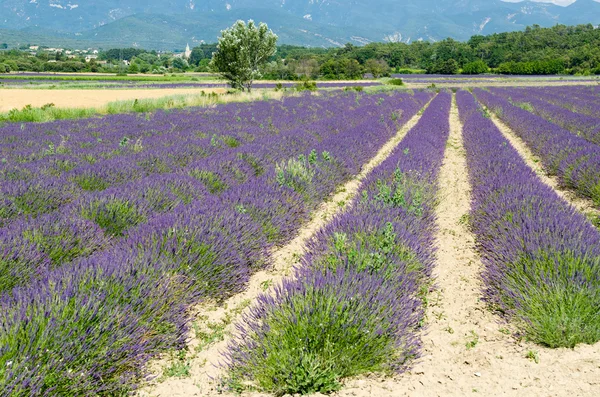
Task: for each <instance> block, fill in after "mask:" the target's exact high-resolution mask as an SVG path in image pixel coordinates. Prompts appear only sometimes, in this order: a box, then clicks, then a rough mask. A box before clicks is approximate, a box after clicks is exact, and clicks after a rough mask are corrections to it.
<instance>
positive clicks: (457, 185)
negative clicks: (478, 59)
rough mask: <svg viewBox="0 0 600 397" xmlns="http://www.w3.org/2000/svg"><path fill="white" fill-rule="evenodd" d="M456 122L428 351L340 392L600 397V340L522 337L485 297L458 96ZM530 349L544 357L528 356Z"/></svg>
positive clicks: (443, 181) (444, 174)
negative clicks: (470, 217)
mask: <svg viewBox="0 0 600 397" xmlns="http://www.w3.org/2000/svg"><path fill="white" fill-rule="evenodd" d="M450 128H451V129H450V137H449V142H448V145H447V149H446V155H445V159H444V163H443V166H442V169H441V172H440V180H439V186H440V191H439V199H440V202H439V206H438V208H437V216H438V227H439V231H438V235H437V245H438V249H439V250H438V259H437V266H436V269H435V270H434V275H435V277H436V284H437V291H434V292H433V293H432V295H431V299H430V305H429V307H428V310H427V321H428V331H427V332H426V333H425V334H424V335H423V346H424V349H423V357H422V359H421V360H420V361H419V362H418V363H417V364H416V365H415V366H414V368H413V369H412V370H411V371H410V372H408V373H406V374H404V375H402V376H399V377H397V378H394V379H379V378H374V379H356V380H353V381H351V382H348V384H347V387H346V388H345V389H344V390H343V391H341V392H339V393H336V394H335V396H337V397H341V396H343V397H350V396H353V397H366V396H373V397H375V396H377V397H392V396H394V397H396V396H443V397H446V396H465V395H482V396H543V397H550V396H590V397H591V396H598V395H599V391H600V344H598V345H596V346H595V347H594V346H581V347H578V348H576V349H574V350H570V349H556V350H551V349H545V348H541V347H539V346H536V345H532V344H529V343H524V342H519V341H516V340H515V339H514V338H512V337H511V336H510V332H509V330H508V328H507V326H506V325H505V324H503V323H501V322H500V320H499V318H497V317H496V316H495V315H493V314H492V313H491V312H490V311H489V310H488V309H487V308H486V307H485V304H484V303H483V302H481V300H480V299H481V293H480V290H481V278H480V277H479V274H480V272H481V267H482V264H481V261H480V259H479V257H478V255H477V252H476V250H475V246H474V237H473V235H472V234H471V233H470V231H469V230H468V227H467V225H466V222H464V217H463V215H465V214H467V213H468V212H469V209H470V200H471V198H470V190H471V189H470V185H469V180H468V174H467V164H466V158H465V152H464V148H463V141H462V133H461V125H460V121H459V119H458V112H457V108H456V104H455V103H454V102H453V105H452V109H451V112H450ZM507 333H508V334H507ZM530 351H531V352H532V353H531V354H532V357H535V358H537V361H538V363H536V362H535V361H534V359H530V358H527V354H528V352H530Z"/></svg>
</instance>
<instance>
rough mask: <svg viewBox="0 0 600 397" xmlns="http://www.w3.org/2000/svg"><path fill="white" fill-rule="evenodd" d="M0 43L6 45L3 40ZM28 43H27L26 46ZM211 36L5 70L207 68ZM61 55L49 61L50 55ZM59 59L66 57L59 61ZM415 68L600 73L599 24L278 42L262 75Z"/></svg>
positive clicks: (0, 62) (2, 64)
mask: <svg viewBox="0 0 600 397" xmlns="http://www.w3.org/2000/svg"><path fill="white" fill-rule="evenodd" d="M1 47H7V46H6V45H2V44H0V48H1ZM24 48H27V46H24ZM215 49H216V46H215V45H214V44H202V45H200V46H197V47H195V48H193V51H192V56H191V57H190V58H189V59H188V60H187V61H186V62H182V61H181V59H179V60H178V61H175V59H176V58H169V57H168V56H167V57H165V56H164V55H163V56H161V57H158V56H157V53H156V52H153V51H145V50H142V49H139V48H137V49H124V50H121V49H112V50H107V51H103V52H101V53H100V54H99V59H100V60H107V61H108V63H107V64H106V65H104V66H102V67H99V66H98V65H97V64H96V63H91V64H90V63H86V62H85V61H84V60H83V59H77V58H70V59H67V58H66V57H64V54H63V55H60V54H59V55H54V56H50V57H49V56H48V54H47V53H46V52H44V49H43V48H41V49H40V50H39V51H38V53H37V54H35V56H33V55H32V54H31V53H30V52H20V51H17V50H11V51H4V52H0V72H2V71H17V70H20V71H25V70H33V71H61V70H62V71H81V70H87V71H115V68H116V64H117V63H118V61H119V60H121V59H124V60H127V61H131V64H130V65H129V70H128V72H130V73H133V72H136V73H137V72H143V73H148V72H149V73H164V72H173V71H184V70H196V71H208V68H207V66H208V60H209V59H210V57H211V55H212V52H213V51H215ZM49 59H50V60H53V61H57V62H51V63H48V60H49ZM61 62H62V63H61ZM414 71H421V72H424V71H426V72H428V73H440V74H456V73H465V74H480V73H488V72H494V73H502V74H600V29H598V28H595V27H594V26H593V25H591V24H588V25H577V26H565V25H556V26H554V27H552V28H541V27H539V26H537V25H533V26H531V27H527V28H526V29H525V30H524V31H520V32H508V33H497V34H492V35H488V36H482V35H476V36H473V37H471V38H470V39H469V40H468V41H466V42H460V41H457V40H453V39H450V38H448V39H445V40H441V41H438V42H435V43H433V42H427V41H418V42H414V43H410V44H406V43H389V42H387V43H369V44H366V45H364V46H355V45H353V44H346V45H345V46H343V47H341V48H310V47H299V46H291V45H280V46H279V47H278V51H277V54H276V55H275V57H273V59H272V60H271V62H270V63H269V64H268V65H267V67H266V69H265V71H264V75H265V77H267V78H273V79H297V78H300V77H303V76H306V77H309V78H312V79H316V78H325V79H328V78H329V79H336V78H343V79H357V78H362V77H363V75H364V74H365V73H371V74H373V75H374V76H375V77H379V76H385V75H387V74H390V73H393V72H396V73H410V72H414Z"/></svg>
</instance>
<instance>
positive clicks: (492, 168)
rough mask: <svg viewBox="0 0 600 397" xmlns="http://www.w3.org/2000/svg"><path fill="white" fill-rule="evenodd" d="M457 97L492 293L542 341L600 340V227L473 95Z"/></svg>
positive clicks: (489, 293)
mask: <svg viewBox="0 0 600 397" xmlns="http://www.w3.org/2000/svg"><path fill="white" fill-rule="evenodd" d="M457 103H458V106H459V110H460V118H461V120H462V122H463V124H464V127H463V134H464V138H465V139H464V140H465V148H466V151H467V163H468V168H469V177H470V180H471V185H472V186H473V203H472V212H471V218H472V220H471V222H472V227H473V231H474V233H475V236H476V242H477V247H478V249H479V251H480V252H481V255H482V259H483V263H484V266H485V268H484V272H483V278H484V281H485V289H484V293H485V296H486V299H487V300H488V302H489V303H490V304H491V305H492V307H494V308H496V309H498V310H499V311H501V312H502V313H504V314H505V315H506V316H507V317H508V318H509V319H511V320H513V321H514V322H515V323H516V325H517V326H518V328H519V330H520V331H522V332H523V333H524V334H525V335H526V336H527V337H528V338H529V339H531V340H533V341H535V342H537V343H540V344H543V345H547V346H550V347H573V346H575V345H577V344H579V343H590V344H591V343H595V342H597V341H598V340H600V233H599V232H598V230H597V229H595V228H594V227H593V226H592V224H591V223H589V222H588V221H587V220H586V218H585V216H583V215H582V214H580V213H578V212H577V211H576V210H575V209H574V208H573V207H571V206H570V205H569V204H567V203H566V202H565V201H564V200H562V199H561V198H559V197H558V195H557V194H556V193H555V192H554V191H553V190H552V189H551V188H550V187H548V186H547V185H545V184H543V183H542V182H541V181H540V180H539V179H538V177H537V176H536V174H535V173H534V172H533V171H532V170H531V169H530V168H529V167H528V166H527V165H526V164H525V163H524V162H523V160H522V159H521V158H520V156H519V154H518V153H517V151H516V150H515V149H514V148H513V147H512V146H511V145H510V144H509V143H508V142H507V141H506V140H505V139H504V137H503V136H502V134H501V133H500V131H498V129H497V128H496V127H495V125H494V124H493V123H492V121H491V120H489V119H488V118H486V117H484V115H483V113H482V112H481V109H480V108H478V106H477V104H476V102H475V100H474V99H473V97H472V96H471V94H469V93H467V92H465V91H460V92H458V93H457ZM489 103H490V104H492V103H495V102H492V100H491V99H490V100H489Z"/></svg>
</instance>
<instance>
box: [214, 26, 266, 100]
mask: <svg viewBox="0 0 600 397" xmlns="http://www.w3.org/2000/svg"><path fill="white" fill-rule="evenodd" d="M276 52H277V35H276V34H275V33H273V31H272V30H269V28H268V26H267V25H266V24H265V23H260V24H259V25H258V26H257V25H256V24H255V23H254V21H252V20H250V21H248V24H246V23H245V22H244V21H237V22H236V23H235V24H234V25H233V26H232V27H230V28H229V29H226V30H223V31H222V32H221V37H219V42H218V44H217V51H216V52H214V53H213V56H212V60H211V62H210V67H211V69H212V70H214V71H215V72H217V73H219V74H220V75H221V76H222V77H224V78H225V79H227V80H228V81H229V84H230V85H231V87H232V88H236V89H241V90H248V91H250V90H251V89H252V82H253V80H255V79H258V78H260V77H261V75H262V74H261V67H262V66H264V65H265V64H266V63H267V61H268V60H269V58H271V57H272V56H274V55H275V53H276Z"/></svg>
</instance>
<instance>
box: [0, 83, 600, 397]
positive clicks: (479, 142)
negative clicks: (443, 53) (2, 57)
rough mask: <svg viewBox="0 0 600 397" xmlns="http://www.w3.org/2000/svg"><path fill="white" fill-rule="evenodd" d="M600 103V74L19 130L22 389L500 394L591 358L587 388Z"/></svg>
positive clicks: (4, 204)
mask: <svg viewBox="0 0 600 397" xmlns="http://www.w3.org/2000/svg"><path fill="white" fill-rule="evenodd" d="M119 84H128V83H127V82H122V83H121V82H120V83H119ZM174 84H177V83H174ZM324 84H326V83H324ZM348 85H349V84H345V85H344V86H348ZM599 109H600V90H598V89H596V87H593V86H569V87H528V88H522V87H521V88H520V87H511V88H507V87H502V88H499V87H495V88H492V87H491V88H485V89H480V88H475V89H473V90H472V92H470V91H465V90H458V91H457V92H456V93H453V92H452V91H444V90H441V91H439V90H438V91H431V90H415V91H406V90H395V91H389V92H385V93H376V94H367V93H361V92H355V91H346V92H341V91H337V92H333V91H331V92H327V91H319V92H318V93H305V94H301V95H285V96H283V98H282V99H281V100H257V101H254V102H243V103H230V104H222V105H216V106H212V107H207V108H185V109H178V110H170V111H164V110H158V111H155V112H152V113H134V114H115V115H110V116H105V117H96V118H87V119H79V120H64V121H55V122H49V123H8V124H5V125H3V126H2V127H0V396H11V397H12V396H114V395H130V394H137V395H141V396H143V395H153V396H155V395H161V396H163V395H164V396H187V395H206V396H213V395H215V396H216V395H220V394H226V395H227V394H236V393H237V394H239V393H253V392H263V393H268V394H269V395H276V396H280V395H286V394H289V395H292V394H296V393H299V394H311V393H316V392H320V393H332V392H336V393H338V395H340V396H346V395H348V396H350V395H359V396H363V395H365V396H366V395H382V396H383V395H385V396H388V395H389V396H393V395H402V394H403V393H409V395H410V393H414V394H415V395H417V394H418V395H426V394H427V393H430V392H432V391H434V392H435V393H437V394H439V395H444V389H442V386H443V385H444V383H443V382H442V381H441V379H448V377H453V378H454V379H458V381H459V382H460V387H461V388H462V389H460V390H463V391H465V393H466V392H467V391H468V392H472V390H474V389H476V388H477V389H479V390H481V391H486V392H487V393H488V394H487V395H497V394H498V393H500V392H502V391H503V390H504V389H503V387H507V386H506V382H504V381H503V380H502V379H503V378H502V377H504V378H506V379H508V378H510V377H511V376H512V377H516V378H518V377H519V376H527V377H529V376H531V377H535V376H539V377H542V378H543V379H544V381H548V382H556V378H561V377H564V376H566V374H567V373H570V371H581V372H582V373H583V374H584V375H582V380H581V381H580V383H579V385H578V386H576V387H575V386H573V385H569V384H566V385H563V386H564V390H565V391H566V390H569V389H571V390H574V392H575V393H576V394H577V393H579V394H578V395H587V394H586V393H587V392H588V391H590V390H591V389H588V385H589V387H590V388H591V387H592V382H593V380H591V379H597V375H598V371H597V368H600V363H598V361H599V360H600V355H599V353H600V352H599V351H598V343H597V342H598V341H599V340H600V231H599V230H598V226H600V217H599V216H598V214H599V213H600V116H599V114H600V112H599V111H598V110H599ZM499 127H502V129H500V128H499ZM506 131H509V132H506ZM507 134H509V135H507ZM515 142H519V143H521V144H522V145H524V146H525V147H527V148H528V149H529V150H530V151H531V152H532V153H533V155H534V156H535V159H534V160H535V161H534V160H533V159H532V158H530V157H527V156H525V155H524V154H523V152H522V151H521V150H520V146H514V143H515ZM534 166H536V167H537V166H539V167H540V168H539V169H540V170H541V171H540V173H539V174H538V173H536V172H535V170H534V168H532V167H534ZM452 167H455V168H452ZM450 171H452V172H450ZM542 174H543V175H542ZM449 175H450V176H449ZM461 178H462V179H461ZM543 178H548V180H551V181H555V184H554V185H552V184H548V182H547V180H546V179H543ZM460 180H462V181H463V182H464V184H465V185H466V186H463V185H459V184H458V182H457V181H460ZM351 186H355V189H354V190H352V189H350V187H351ZM449 187H453V188H454V190H448V188H449ZM577 200H578V201H577ZM574 203H585V206H586V207H585V208H586V212H584V211H582V209H581V208H582V207H581V206H578V205H575V204H574ZM461 206H463V207H464V208H466V209H468V210H465V212H459V211H462V210H460V209H459V208H461ZM315 220H318V221H319V222H320V223H319V224H318V226H310V225H312V224H314V222H315ZM447 235H452V236H453V237H452V238H453V240H452V241H453V244H451V245H448V244H446V243H444V241H446V240H444V238H443V236H447ZM299 236H304V237H303V239H301V240H298V238H299ZM298 241H300V242H298ZM290 247H292V248H293V249H292V248H290ZM461 250H463V251H461ZM465 252H466V254H465ZM284 254H285V255H289V256H290V257H291V258H293V261H292V263H291V264H287V265H286V266H287V267H285V268H281V267H280V266H279V262H280V259H278V258H280V257H281V255H284ZM448 258H450V260H448ZM278 261H279V262H278ZM453 276H455V277H456V280H455V279H453V278H452V277H453ZM459 276H460V279H459V278H458V277H459ZM260 277H262V278H260ZM256 280H261V281H260V283H258V284H257V281H256ZM452 280H455V281H452ZM257 285H258V287H257ZM240 296H243V297H244V299H243V300H241V299H238V297H240ZM240 301H242V303H243V305H242V306H241V308H238V307H236V306H235V305H233V304H232V302H238V303H239V302H240ZM465 313H468V315H465ZM218 315H222V317H223V318H225V319H226V320H222V322H217V320H215V318H217V317H218ZM219 321H221V320H219ZM215 324H216V325H215ZM219 327H220V328H219ZM480 336H481V337H480ZM499 341H500V342H501V344H498V343H500V342H499ZM446 342H447V343H446ZM507 345H509V346H511V348H507V347H506V346H507ZM432 346H434V347H432ZM499 346H500V347H499ZM515 346H518V348H517V347H515ZM523 346H524V347H523ZM581 346H588V347H589V348H588V349H587V350H586V349H585V348H584V349H583V350H581ZM572 348H576V349H579V350H574V352H575V353H572V352H573V350H569V349H572ZM519 349H520V350H519ZM523 349H526V352H525V351H522V350H523ZM515 352H516V353H515ZM530 352H531V353H530ZM475 354H479V356H473V355H475ZM483 356H485V357H486V360H488V364H489V365H488V366H487V367H484V368H485V369H486V371H489V375H491V376H489V377H488V376H487V375H488V373H485V375H486V376H484V377H481V376H475V379H474V377H473V372H477V373H479V372H478V371H483V370H480V369H478V368H474V367H473V366H472V364H471V363H472V362H476V363H477V362H478V361H477V360H481V357H483ZM498 356H502V357H501V358H500V359H498ZM540 356H541V357H542V360H545V358H547V361H545V362H544V361H541V364H539V361H540V359H539V357H540ZM494 357H495V358H494ZM534 361H535V363H536V364H539V365H538V366H537V367H536V366H533V364H532V363H533V362H534ZM165 362H166V364H165ZM211 363H217V364H218V365H212V364H211ZM465 363H467V364H465ZM555 363H561V364H560V365H553V364H555ZM582 363H586V364H582ZM595 363H598V365H596V364H595ZM477 365H479V364H477ZM157 368H159V369H158V370H157ZM590 368H591V369H590ZM594 368H595V369H594ZM561 371H562V372H561ZM420 373H427V374H428V376H427V377H422V376H420V375H418V374H420ZM207 374H208V375H207ZM373 374H376V375H373ZM480 378H481V379H480ZM356 379H358V381H357V380H356ZM498 379H500V381H498ZM561 379H562V378H561ZM588 379H589V384H588V383H586V382H588ZM353 382H355V383H353ZM356 382H359V383H356ZM360 382H362V383H360ZM385 382H388V383H385ZM552 384H554V383H552ZM356 385H358V386H356ZM382 385H383V386H382ZM563 386H560V387H563ZM457 387H458V386H457ZM536 387H538V386H534V388H533V389H529V390H534V391H535V392H537V391H539V390H540V389H536ZM540 387H543V386H540ZM557 387H558V386H557ZM367 389H368V390H369V393H371V394H367V392H366V390H367ZM455 390H459V389H455ZM560 390H563V389H560ZM506 391H508V392H511V393H513V392H515V393H519V392H522V393H526V391H525V389H520V388H518V389H514V388H512V389H510V390H508V389H507V390H506ZM419 393H421V394H419ZM534 394H535V393H534ZM515 395H517V394H515ZM589 395H593V394H589Z"/></svg>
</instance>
